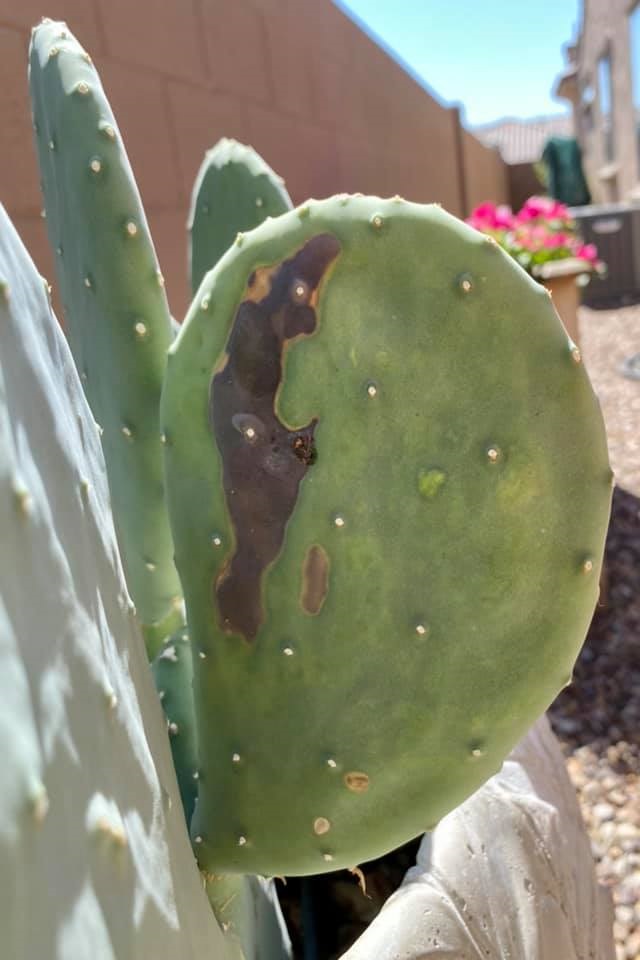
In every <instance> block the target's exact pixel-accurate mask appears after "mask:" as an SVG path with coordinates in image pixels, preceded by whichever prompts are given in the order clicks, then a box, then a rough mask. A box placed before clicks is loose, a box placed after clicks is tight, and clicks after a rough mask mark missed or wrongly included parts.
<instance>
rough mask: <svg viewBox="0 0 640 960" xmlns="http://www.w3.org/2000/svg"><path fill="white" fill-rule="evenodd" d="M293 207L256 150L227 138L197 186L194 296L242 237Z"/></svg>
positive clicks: (192, 230) (192, 228)
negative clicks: (235, 242)
mask: <svg viewBox="0 0 640 960" xmlns="http://www.w3.org/2000/svg"><path fill="white" fill-rule="evenodd" d="M292 206H293V204H292V203H291V198H290V197H289V194H288V193H287V191H286V188H285V186H284V181H283V180H282V178H281V177H279V176H278V175H277V174H276V173H274V171H273V170H272V169H271V167H270V166H268V164H266V163H265V162H264V160H263V159H262V157H261V156H260V155H259V154H257V153H256V151H255V150H254V149H253V148H252V147H245V146H244V144H242V143H238V142H237V141H236V140H228V139H227V138H226V137H223V139H222V140H219V141H218V143H216V145H215V146H214V147H212V148H211V150H207V152H206V154H205V157H204V160H203V161H202V166H201V167H200V170H199V171H198V176H197V177H196V181H195V183H194V186H193V194H192V197H191V210H190V211H189V224H188V226H189V266H190V270H191V288H192V290H193V292H194V294H195V292H196V291H197V289H198V287H199V286H200V284H201V283H202V278H203V277H204V275H205V273H207V271H209V270H211V268H212V267H213V266H214V265H215V264H216V263H217V262H218V260H219V259H220V257H221V256H222V255H223V254H224V253H226V251H227V250H228V249H229V247H230V246H231V244H232V243H233V241H234V240H235V239H236V236H237V235H238V233H242V232H245V231H247V230H253V228H254V227H257V226H258V225H259V224H261V223H262V222H263V220H266V218H267V217H279V216H280V214H281V213H286V212H287V211H288V210H291V207H292Z"/></svg>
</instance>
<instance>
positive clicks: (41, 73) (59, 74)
mask: <svg viewBox="0 0 640 960" xmlns="http://www.w3.org/2000/svg"><path fill="white" fill-rule="evenodd" d="M29 81H30V88H31V97H32V101H33V118H34V130H35V142H36V147H37V152H38V160H39V164H40V171H41V177H42V189H43V193H44V201H45V209H46V222H47V229H48V233H49V239H50V241H51V245H52V248H53V249H54V251H55V259H56V270H57V274H58V281H59V284H60V291H61V295H62V300H63V304H64V309H65V315H66V321H67V335H68V338H69V342H70V345H71V349H72V351H73V354H74V358H75V361H76V366H77V368H78V370H79V372H80V377H81V380H82V382H83V386H84V389H85V392H86V394H87V397H88V399H89V403H90V404H91V409H92V411H93V414H94V416H95V418H96V420H97V421H98V423H99V424H100V425H101V427H102V428H103V430H104V434H103V437H102V444H103V449H104V453H105V459H106V462H107V470H108V473H109V487H110V490H111V497H112V501H113V508H114V515H115V518H116V526H117V531H118V538H119V541H120V545H121V549H122V554H123V560H124V564H125V568H126V571H127V581H128V584H129V589H130V590H131V594H132V596H133V598H134V602H135V604H136V607H137V609H138V613H139V615H140V619H141V621H142V623H143V625H144V630H145V639H146V642H147V646H148V649H149V655H150V657H153V656H154V655H155V653H156V652H157V650H158V647H159V645H160V643H161V642H162V640H163V639H164V638H165V637H166V636H167V635H168V634H169V633H171V631H172V630H175V629H177V628H178V627H179V626H180V625H181V623H182V622H183V616H184V613H183V607H182V599H181V596H180V585H179V581H178V577H177V574H176V571H175V567H174V565H173V559H172V556H173V546H172V542H171V534H170V531H169V525H168V520H167V516H166V510H165V506H164V493H163V472H162V453H161V436H160V428H159V422H158V407H159V401H160V391H161V385H162V378H163V375H164V368H165V356H166V351H167V348H168V346H169V344H170V343H171V341H172V339H173V335H174V334H173V330H172V327H171V319H170V316H169V309H168V306H167V299H166V296H165V291H164V283H163V280H162V275H161V273H160V269H159V266H158V262H157V259H156V255H155V252H154V249H153V244H152V242H151V237H150V235H149V229H148V226H147V222H146V218H145V214H144V210H143V208H142V203H141V201H140V196H139V193H138V189H137V186H136V184H135V181H134V178H133V174H132V172H131V168H130V166H129V161H128V159H127V155H126V152H125V150H124V146H123V144H122V140H121V137H120V133H119V131H118V127H117V125H116V121H115V119H114V117H113V114H112V112H111V108H110V106H109V103H108V101H107V99H106V97H105V94H104V91H103V89H102V86H101V83H100V78H99V77H98V74H97V72H96V70H95V69H94V67H93V65H92V63H91V58H90V57H89V55H88V54H87V53H86V52H85V51H84V50H83V48H82V47H81V46H80V44H79V43H78V42H77V40H76V39H75V38H74V37H73V35H72V34H71V33H70V31H69V30H68V28H67V27H66V25H65V24H63V23H53V22H51V21H48V22H44V23H42V24H41V25H40V26H39V27H37V28H36V29H35V30H34V31H33V35H32V40H31V49H30V58H29Z"/></svg>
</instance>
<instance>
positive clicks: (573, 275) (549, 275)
mask: <svg viewBox="0 0 640 960" xmlns="http://www.w3.org/2000/svg"><path fill="white" fill-rule="evenodd" d="M589 272H590V270H589V267H588V265H586V266H585V262H584V260H576V259H575V258H573V257H570V258H569V257H568V258H567V259H566V260H552V261H550V262H549V263H545V264H543V265H542V266H541V267H539V268H538V270H537V271H536V273H535V277H536V280H539V281H540V282H541V283H542V284H543V285H544V286H545V287H546V288H547V290H548V291H549V293H550V294H551V299H552V301H553V305H554V307H555V308H556V310H557V312H558V315H559V317H560V319H561V320H562V323H563V324H564V328H565V330H566V331H567V333H568V334H569V336H570V337H571V339H572V340H573V342H574V343H575V344H577V345H578V346H579V345H580V330H579V328H578V307H579V306H580V286H579V283H578V280H579V278H580V277H583V276H584V275H585V274H588V273H589Z"/></svg>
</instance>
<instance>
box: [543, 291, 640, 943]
mask: <svg viewBox="0 0 640 960" xmlns="http://www.w3.org/2000/svg"><path fill="white" fill-rule="evenodd" d="M580 325H581V347H582V353H583V357H584V360H585V363H586V366H587V370H588V371H589V374H590V376H591V380H592V382H593V385H594V388H595V390H596V392H597V394H598V396H599V398H600V402H601V405H602V409H603V414H604V418H605V423H606V426H607V435H608V440H609V451H610V456H611V465H612V467H613V470H614V473H615V475H616V484H617V485H616V489H615V491H614V499H613V509H612V516H611V523H610V527H609V534H608V538H607V548H606V559H605V576H604V577H603V581H602V590H601V601H600V605H599V607H598V609H597V611H596V614H595V616H594V619H593V622H592V624H591V629H590V631H589V635H588V637H587V641H586V643H585V646H584V648H583V650H582V653H581V655H580V658H579V660H578V663H577V665H576V669H575V671H574V682H573V683H572V685H571V686H570V687H568V688H567V689H566V690H565V691H564V692H563V693H562V694H561V695H560V696H559V697H558V699H557V700H556V702H555V703H554V705H553V706H552V708H551V710H550V717H551V721H552V724H553V726H554V729H555V731H556V733H557V735H558V737H559V739H560V741H561V743H562V745H563V748H564V750H565V754H566V757H567V768H568V771H569V775H570V776H571V779H572V781H573V783H574V785H575V787H576V790H577V792H578V797H579V800H580V805H581V808H582V814H583V817H584V821H585V823H586V826H587V829H588V831H589V835H590V837H591V845H592V849H593V853H594V857H595V860H596V870H597V874H598V877H599V879H600V881H601V882H602V883H604V884H606V885H607V886H609V887H611V891H612V895H613V900H614V904H615V925H614V936H615V941H616V953H617V960H640V381H634V380H630V379H628V378H625V377H623V376H622V375H621V373H620V366H621V363H622V361H623V360H624V359H625V357H627V356H630V355H632V354H634V353H637V352H638V351H639V350H640V307H639V306H636V307H626V308H624V309H621V310H617V311H598V312H595V311H591V310H583V311H582V312H581V317H580Z"/></svg>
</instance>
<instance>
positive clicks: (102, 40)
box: [0, 0, 507, 319]
mask: <svg viewBox="0 0 640 960" xmlns="http://www.w3.org/2000/svg"><path fill="white" fill-rule="evenodd" d="M42 16H48V17H51V18H52V19H61V20H66V21H67V23H68V25H69V28H70V29H71V30H72V32H73V33H74V34H75V35H76V36H77V37H78V39H79V40H80V42H81V43H83V45H84V46H85V47H86V49H87V50H88V51H89V52H90V53H91V56H92V57H93V60H94V62H95V64H96V66H97V68H98V70H99V72H100V75H101V78H102V81H103V84H104V86H105V89H106V91H107V95H108V97H109V99H110V102H111V105H112V107H113V109H114V112H115V115H116V117H117V120H118V125H119V127H120V129H121V131H122V134H123V137H124V140H125V143H126V145H127V150H128V152H129V157H130V159H131V163H132V166H133V169H134V171H135V174H136V178H137V180H138V184H139V186H140V190H141V193H142V198H143V201H144V204H145V208H146V210H147V215H148V217H149V221H150V224H151V229H152V232H153V236H154V240H155V243H156V247H157V249H158V255H159V258H160V262H161V264H162V269H163V273H164V275H165V278H166V283H167V291H168V294H169V299H170V302H171V305H172V309H173V312H174V314H175V315H176V317H178V318H179V319H181V318H182V316H183V314H184V312H185V310H186V307H187V298H188V288H187V270H186V230H185V223H186V217H187V210H188V204H189V196H190V192H191V186H192V183H193V180H194V177H195V175H196V172H197V170H198V167H199V165H200V162H201V159H202V156H203V154H204V151H205V150H206V149H207V148H208V147H210V146H212V144H213V143H215V141H216V140H217V139H218V138H219V137H221V136H231V137H235V138H237V139H239V140H242V141H244V142H247V143H251V144H252V145H253V146H254V147H255V148H256V149H257V150H258V151H259V152H260V153H261V154H262V155H263V156H264V157H265V159H266V160H267V162H268V163H270V164H271V165H272V166H273V167H274V169H276V170H277V172H278V173H280V174H281V175H282V176H284V178H285V180H286V182H287V187H288V189H289V191H290V193H291V195H292V197H293V199H294V201H295V202H302V201H303V200H305V199H307V198H308V197H310V196H313V197H323V196H329V195H331V194H333V193H337V192H342V191H349V192H356V191H360V192H362V193H377V194H381V195H383V196H388V195H393V194H396V193H399V194H401V195H403V196H405V197H407V198H408V199H412V200H419V201H437V202H439V203H441V204H442V205H443V206H444V207H445V208H446V209H447V210H449V211H450V212H452V213H454V214H456V215H459V216H462V215H464V214H466V213H467V212H468V209H467V204H466V203H465V196H467V195H468V196H471V197H473V200H474V202H476V200H477V202H480V200H481V199H490V200H494V201H497V200H506V198H507V186H506V178H505V177H504V165H503V164H502V161H501V160H500V158H499V157H497V156H496V155H495V153H494V152H493V151H490V150H487V149H486V148H485V147H483V146H481V144H480V143H479V142H478V141H476V140H475V138H473V137H472V136H471V135H470V134H467V133H466V132H461V130H460V127H459V120H458V114H457V110H455V109H448V108H446V107H443V106H442V105H441V104H440V103H438V102H437V101H436V100H435V99H434V98H432V97H431V96H430V95H429V94H428V93H427V92H426V91H425V90H424V89H423V88H422V87H421V86H420V85H419V84H417V83H416V82H415V81H414V80H413V79H412V77H411V76H410V75H409V74H407V73H406V72H405V71H404V70H403V69H402V68H401V67H400V66H399V65H398V64H397V63H396V62H395V61H394V60H393V59H392V58H391V57H390V56H389V55H388V54H387V53H386V52H385V51H384V50H383V49H382V48H381V47H380V46H378V45H377V44H376V43H375V42H374V41H373V40H372V39H371V38H370V37H369V36H368V35H367V34H366V33H364V32H363V31H362V30H360V29H359V27H358V26H357V25H356V24H355V23H353V22H352V21H351V20H350V19H349V17H347V16H346V15H345V14H344V13H343V12H342V11H341V10H340V9H339V8H338V7H336V6H335V5H334V4H333V3H332V2H331V0H133V2H132V0H20V3H16V2H15V0H0V117H1V118H2V149H1V150H0V201H1V202H2V203H4V205H5V206H6V207H7V209H8V211H9V213H10V215H11V216H12V218H13V219H14V221H15V222H16V225H17V227H18V229H19V230H20V232H21V234H22V236H23V238H24V240H25V242H26V243H27V244H28V245H29V248H30V250H31V252H32V256H33V257H34V259H35V260H36V263H37V264H38V266H39V268H40V270H41V271H42V272H43V273H44V274H45V275H46V276H47V277H49V278H50V279H51V281H52V282H54V276H53V266H52V258H51V254H50V252H49V250H48V246H47V243H46V238H45V231H44V224H43V222H42V220H41V217H40V207H41V200H40V193H39V187H38V173H37V169H36V162H35V153H34V150H33V147H32V135H31V127H30V107H29V102H28V91H27V79H26V65H27V46H28V41H29V33H30V29H31V27H32V26H33V25H34V24H35V23H37V22H38V21H39V20H40V18H41V17H42ZM461 150H464V151H466V152H467V154H468V159H467V161H465V159H464V157H461V156H460V151H461ZM463 175H466V176H467V177H468V178H469V179H470V182H471V187H470V189H469V190H466V189H465V185H464V184H463V183H462V182H461V177H462V176H463ZM485 190H486V191H488V193H487V195H485V193H484V192H483V191H485Z"/></svg>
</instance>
